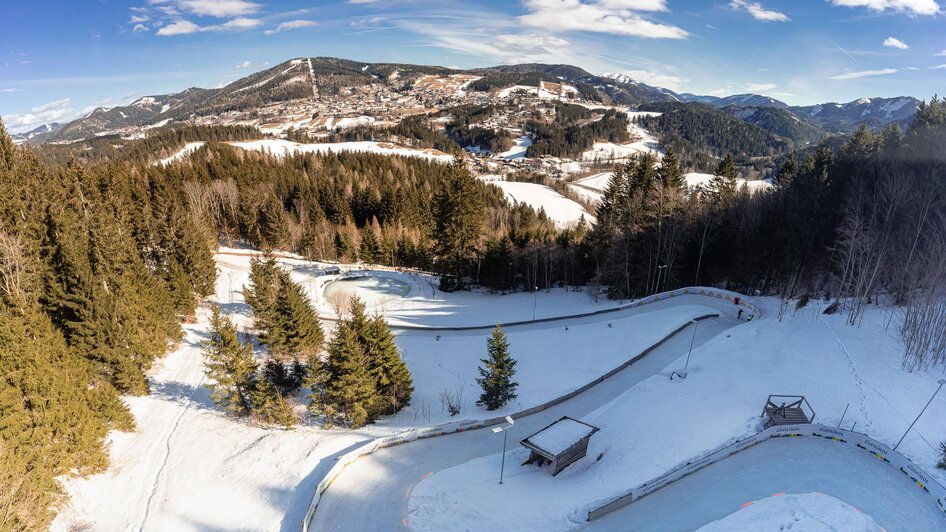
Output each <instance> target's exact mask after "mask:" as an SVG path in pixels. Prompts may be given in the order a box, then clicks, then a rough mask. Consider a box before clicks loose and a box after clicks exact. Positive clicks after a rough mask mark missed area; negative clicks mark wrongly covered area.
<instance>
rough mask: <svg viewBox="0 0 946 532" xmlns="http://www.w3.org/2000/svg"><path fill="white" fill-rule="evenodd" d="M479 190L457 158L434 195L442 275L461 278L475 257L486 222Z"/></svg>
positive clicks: (483, 203)
mask: <svg viewBox="0 0 946 532" xmlns="http://www.w3.org/2000/svg"><path fill="white" fill-rule="evenodd" d="M482 188H483V185H482V183H480V182H478V181H477V180H476V178H475V177H473V175H472V174H471V173H470V172H469V170H467V169H466V167H465V166H464V162H463V160H462V159H460V158H457V159H456V160H454V162H453V163H452V164H451V165H450V169H449V171H448V173H447V175H446V176H445V177H444V179H443V181H442V182H441V184H440V187H439V188H438V190H437V193H436V194H435V197H434V217H435V220H436V238H437V251H438V255H439V256H440V258H441V259H442V260H443V261H444V266H445V268H444V271H445V272H449V273H452V274H454V275H457V276H462V274H463V271H464V269H465V268H466V266H467V265H468V264H469V263H470V262H471V261H472V260H473V259H475V258H476V256H477V254H478V249H479V244H480V241H481V239H482V237H483V227H484V224H485V223H486V205H485V202H484V199H483V190H482Z"/></svg>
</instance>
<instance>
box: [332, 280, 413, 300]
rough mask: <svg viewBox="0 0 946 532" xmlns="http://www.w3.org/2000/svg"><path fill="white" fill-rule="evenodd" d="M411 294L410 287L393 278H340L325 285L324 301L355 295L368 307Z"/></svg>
mask: <svg viewBox="0 0 946 532" xmlns="http://www.w3.org/2000/svg"><path fill="white" fill-rule="evenodd" d="M410 292H411V285H409V284H407V283H405V282H404V281H401V280H398V279H395V278H393V277H381V276H377V277H376V276H373V275H359V276H356V277H342V278H340V279H336V280H334V281H331V282H330V283H328V284H327V285H325V290H324V294H325V299H326V300H328V301H332V300H333V299H335V298H336V297H339V296H337V295H336V294H345V295H356V296H358V297H359V298H361V300H362V301H364V302H365V303H366V304H367V305H368V306H369V307H373V306H374V304H377V303H383V302H386V301H391V300H394V299H400V298H402V297H405V296H407V295H408V294H410Z"/></svg>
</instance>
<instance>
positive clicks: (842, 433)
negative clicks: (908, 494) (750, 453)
mask: <svg viewBox="0 0 946 532" xmlns="http://www.w3.org/2000/svg"><path fill="white" fill-rule="evenodd" d="M786 437H811V438H821V439H826V440H831V441H834V442H836V443H839V444H844V445H847V446H849V447H851V448H852V449H856V450H857V451H858V452H868V453H870V454H871V455H872V456H874V457H875V458H877V459H878V460H880V461H881V462H883V463H885V464H887V465H889V466H891V467H896V468H897V469H898V470H899V471H900V472H901V473H903V474H904V475H906V476H907V477H909V478H910V480H912V481H913V482H914V484H916V486H917V488H919V489H922V490H923V491H924V492H926V493H927V494H928V495H929V496H930V497H931V498H932V499H933V501H934V502H935V503H936V505H937V507H938V508H939V509H940V511H942V512H943V517H944V518H946V488H944V487H943V486H942V485H941V484H939V483H938V482H936V480H934V479H933V478H932V477H931V476H930V475H929V474H927V473H926V472H925V471H923V470H922V469H921V468H920V467H918V466H917V465H916V464H914V463H913V462H912V461H910V459H909V458H907V457H905V456H903V455H902V454H900V453H898V452H896V451H894V450H893V449H891V448H890V447H888V446H886V445H884V444H882V443H880V442H878V441H877V440H874V439H873V438H871V437H870V436H867V435H866V434H862V433H860V432H854V431H850V430H842V429H837V428H834V427H827V426H825V425H821V424H818V423H809V424H801V425H776V426H774V427H770V428H768V429H765V430H763V431H762V432H759V433H757V434H755V435H753V436H750V437H748V438H746V439H743V440H739V441H737V442H735V443H732V444H730V445H727V446H725V447H722V448H720V449H717V450H716V451H713V452H711V453H709V454H707V455H706V456H703V457H701V458H699V459H697V460H695V461H693V462H689V463H687V464H686V465H684V466H681V467H678V468H677V469H674V470H673V471H670V472H669V473H666V474H664V475H661V476H659V477H657V478H654V479H651V480H649V481H647V482H645V483H643V484H641V485H640V486H637V487H636V488H634V489H632V490H630V491H628V492H626V493H624V494H622V495H620V496H619V497H616V498H614V499H612V500H611V501H609V502H607V503H605V504H603V505H601V506H598V507H596V508H593V509H592V510H591V511H589V512H588V521H593V520H595V519H598V518H600V517H603V516H605V515H607V514H609V513H611V512H613V511H615V510H618V509H619V508H623V507H625V506H627V505H628V504H631V503H632V502H635V501H637V500H638V499H640V498H641V497H645V496H647V495H649V494H651V493H653V492H655V491H657V490H659V489H660V488H663V487H665V486H667V485H669V484H672V483H673V482H676V481H677V480H680V479H681V478H683V477H685V476H687V475H689V474H691V473H694V472H696V471H699V470H700V469H703V468H704V467H706V466H708V465H711V464H714V463H716V462H719V461H720V460H724V459H726V458H729V457H730V456H732V455H734V454H736V453H738V452H740V451H744V450H746V449H748V448H749V447H752V446H754V445H758V444H760V443H763V442H765V441H768V440H769V439H771V438H786Z"/></svg>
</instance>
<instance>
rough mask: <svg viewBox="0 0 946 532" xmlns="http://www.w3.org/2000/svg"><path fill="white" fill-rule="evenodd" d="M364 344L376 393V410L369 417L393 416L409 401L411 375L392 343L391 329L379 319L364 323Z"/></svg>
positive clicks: (411, 390)
mask: <svg viewBox="0 0 946 532" xmlns="http://www.w3.org/2000/svg"><path fill="white" fill-rule="evenodd" d="M364 342H365V343H364V350H365V355H366V358H367V362H368V372H369V373H370V374H371V376H372V378H373V379H374V386H375V390H376V392H377V394H378V402H377V408H375V409H373V410H374V412H372V414H374V415H380V414H394V413H396V412H397V411H398V410H400V409H401V408H403V407H405V406H407V405H408V404H409V403H410V401H411V395H412V394H413V392H414V383H413V379H412V378H411V372H410V370H408V369H407V364H405V363H404V359H402V358H401V353H400V352H399V351H398V348H397V344H395V343H394V334H392V333H391V328H390V327H388V324H387V322H385V321H384V318H382V317H381V316H374V317H373V318H371V319H370V320H369V321H368V323H367V331H366V334H365V339H364Z"/></svg>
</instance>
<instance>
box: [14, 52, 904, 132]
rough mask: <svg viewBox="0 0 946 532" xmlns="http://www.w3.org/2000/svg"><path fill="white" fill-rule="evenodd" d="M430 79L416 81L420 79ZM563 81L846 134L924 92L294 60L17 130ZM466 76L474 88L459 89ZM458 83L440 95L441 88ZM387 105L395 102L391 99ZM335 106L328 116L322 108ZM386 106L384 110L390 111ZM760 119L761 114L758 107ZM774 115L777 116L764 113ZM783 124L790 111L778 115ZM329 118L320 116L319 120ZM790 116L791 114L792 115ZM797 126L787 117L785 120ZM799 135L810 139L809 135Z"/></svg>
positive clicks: (893, 120) (128, 124)
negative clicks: (886, 93)
mask: <svg viewBox="0 0 946 532" xmlns="http://www.w3.org/2000/svg"><path fill="white" fill-rule="evenodd" d="M422 79H423V80H425V81H424V82H422V83H420V84H419V85H415V83H417V82H419V81H421V80H422ZM541 82H545V83H549V82H551V83H567V84H569V85H571V86H573V87H575V88H576V90H577V91H578V93H579V96H580V97H581V98H584V99H586V100H591V101H594V102H598V103H601V104H605V105H608V104H610V105H618V106H631V107H636V106H639V105H642V104H647V103H652V102H698V103H703V104H708V105H711V106H714V107H719V108H751V109H753V111H752V112H751V113H750V112H749V111H748V110H747V111H745V112H743V111H740V110H739V109H735V110H734V111H730V114H733V115H734V116H739V117H740V118H745V117H743V116H742V115H747V116H748V114H753V113H757V110H758V109H763V108H769V109H780V110H785V111H787V112H789V113H791V115H792V116H794V117H796V118H799V119H803V120H806V121H808V122H810V123H811V124H814V125H816V126H818V127H821V128H824V129H825V130H827V131H828V132H848V131H852V130H854V129H856V128H857V127H858V126H859V125H860V124H862V123H863V124H867V125H868V126H870V127H874V128H880V127H884V126H886V125H888V124H900V125H903V124H906V123H908V122H909V120H910V118H911V117H912V116H913V114H914V113H915V112H916V109H917V105H918V103H919V100H917V99H915V98H912V97H908V96H905V97H899V98H873V99H871V98H862V99H860V100H857V101H854V102H850V103H847V104H835V103H829V104H822V105H816V106H804V107H791V106H789V105H787V104H786V103H784V102H782V101H779V100H777V99H774V98H771V97H769V96H764V95H759V94H736V95H732V96H726V97H717V96H707V95H696V94H689V93H687V94H677V93H676V92H674V91H672V90H669V89H665V88H661V87H654V86H651V85H647V84H645V83H642V82H640V81H639V80H636V79H634V78H633V77H632V76H629V75H626V74H620V73H606V74H602V75H594V74H591V73H589V72H588V71H586V70H584V69H581V68H579V67H576V66H572V65H564V64H539V63H528V64H518V65H500V66H494V67H488V68H478V69H471V70H457V69H450V68H444V67H438V66H425V65H410V64H396V63H363V62H359V61H351V60H348V59H339V58H332V57H311V58H309V57H303V58H296V59H291V60H289V61H286V62H283V63H280V64H279V65H276V66H274V67H271V68H269V69H266V70H262V71H260V72H256V73H253V74H250V75H248V76H246V77H243V78H240V79H238V80H236V81H234V82H232V83H230V84H228V85H226V86H223V87H219V88H214V89H202V88H196V87H192V88H189V89H186V90H184V91H181V92H178V93H172V94H163V95H153V96H146V97H143V98H139V99H138V100H136V101H135V102H133V103H131V104H129V105H125V106H119V107H113V108H98V109H95V110H93V111H92V112H91V113H89V114H87V115H86V116H84V117H81V118H79V119H77V120H74V121H72V122H69V123H67V124H64V125H62V126H59V125H58V124H57V125H55V126H53V125H51V126H50V128H48V129H37V130H34V131H31V132H28V133H25V134H21V135H18V136H17V142H29V143H38V142H47V141H56V142H71V141H75V140H81V139H87V138H90V137H94V136H101V135H121V136H136V135H140V134H142V133H143V132H144V130H146V129H149V128H154V127H161V126H164V125H167V124H172V123H178V124H180V123H189V124H195V123H198V124H242V125H251V126H256V127H260V128H262V129H264V130H269V131H270V132H280V131H285V130H286V129H287V128H288V127H293V128H298V127H322V128H323V130H324V129H329V128H332V127H335V126H334V124H335V123H336V122H335V121H334V120H335V119H336V118H338V119H344V118H346V117H356V116H357V115H364V114H370V113H371V112H378V113H380V114H381V115H384V116H381V117H380V120H381V121H382V122H383V121H384V120H388V121H391V120H395V121H396V120H398V119H399V118H398V117H399V116H400V115H398V113H393V112H391V110H390V109H387V111H385V110H384V109H382V108H383V107H385V104H384V102H392V101H397V100H399V99H400V98H402V97H405V96H408V93H409V92H410V93H411V94H410V95H409V96H410V97H411V98H412V101H413V102H414V105H417V106H423V107H425V108H427V109H435V108H437V106H438V105H439V106H441V107H443V106H444V105H447V103H445V102H447V101H448V100H449V104H450V105H463V104H467V103H473V102H480V103H482V98H483V97H484V95H485V94H487V93H489V92H490V91H494V92H495V91H501V90H502V89H503V88H508V87H515V86H536V85H537V84H539V83H541ZM466 84H470V88H472V90H471V91H465V90H460V89H459V88H457V87H461V86H463V87H466ZM449 87H455V88H457V89H456V90H455V91H453V92H451V93H450V94H449V95H448V96H449V98H448V100H444V96H445V95H444V94H443V91H444V90H448V91H449V90H451V89H449ZM387 107H388V108H390V107H391V106H390V105H388V106H387ZM327 113H331V114H330V116H326V117H324V118H323V117H322V116H321V115H323V114H327ZM385 113H387V114H386V115H385ZM756 116H757V118H758V117H759V116H761V115H758V114H757V115H756ZM764 118H765V120H766V121H770V119H772V118H773V117H771V116H766V117H764ZM774 118H777V119H779V121H782V122H784V120H782V118H784V117H774ZM323 122H324V123H323ZM786 124H787V122H786ZM789 125H791V124H789ZM808 133H811V132H807V133H805V134H803V135H801V136H802V137H806V138H814V137H815V136H816V135H814V134H810V135H809V134H808Z"/></svg>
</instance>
